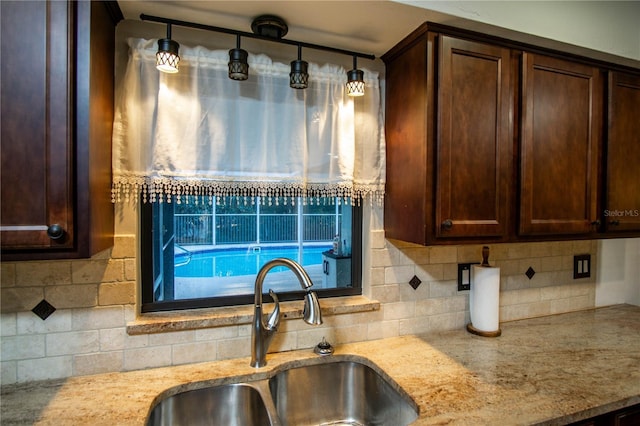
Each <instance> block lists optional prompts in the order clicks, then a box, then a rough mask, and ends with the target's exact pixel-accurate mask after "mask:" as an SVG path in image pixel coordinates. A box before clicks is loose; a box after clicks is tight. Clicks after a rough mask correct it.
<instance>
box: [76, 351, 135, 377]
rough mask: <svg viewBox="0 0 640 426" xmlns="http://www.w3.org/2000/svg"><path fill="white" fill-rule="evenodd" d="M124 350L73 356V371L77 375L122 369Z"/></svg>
mask: <svg viewBox="0 0 640 426" xmlns="http://www.w3.org/2000/svg"><path fill="white" fill-rule="evenodd" d="M123 365H124V354H123V352H122V351H114V352H101V353H94V354H82V355H77V356H74V357H73V372H74V374H75V375H77V376H84V375H88V374H100V373H109V372H112V371H122V368H123Z"/></svg>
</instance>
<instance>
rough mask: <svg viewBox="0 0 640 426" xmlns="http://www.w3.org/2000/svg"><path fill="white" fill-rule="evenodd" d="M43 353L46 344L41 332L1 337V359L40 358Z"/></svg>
mask: <svg viewBox="0 0 640 426" xmlns="http://www.w3.org/2000/svg"><path fill="white" fill-rule="evenodd" d="M45 354H46V345H45V336H44V335H43V334H34V335H27V336H3V337H2V345H1V346H0V355H1V356H0V359H2V361H12V360H21V359H30V358H42V357H44V356H45Z"/></svg>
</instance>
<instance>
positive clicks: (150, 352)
mask: <svg viewBox="0 0 640 426" xmlns="http://www.w3.org/2000/svg"><path fill="white" fill-rule="evenodd" d="M165 365H171V346H153V347H147V348H134V349H126V350H125V351H124V367H123V368H124V370H142V369H145V368H152V367H162V366H165Z"/></svg>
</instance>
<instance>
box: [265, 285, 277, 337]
mask: <svg viewBox="0 0 640 426" xmlns="http://www.w3.org/2000/svg"><path fill="white" fill-rule="evenodd" d="M269 296H271V298H272V299H273V302H274V303H275V305H276V306H275V308H273V312H271V313H270V314H269V317H268V318H267V329H269V330H276V329H277V328H278V324H280V301H279V300H278V296H277V295H276V293H275V292H274V291H273V290H271V289H269Z"/></svg>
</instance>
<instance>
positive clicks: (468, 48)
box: [435, 36, 512, 238]
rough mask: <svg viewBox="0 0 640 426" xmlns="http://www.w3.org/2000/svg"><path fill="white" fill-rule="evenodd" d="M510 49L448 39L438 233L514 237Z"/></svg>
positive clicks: (443, 55) (443, 56)
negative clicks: (510, 195) (509, 225)
mask: <svg viewBox="0 0 640 426" xmlns="http://www.w3.org/2000/svg"><path fill="white" fill-rule="evenodd" d="M510 57H511V54H510V50H509V49H506V48H501V47H497V46H491V45H487V44H482V43H475V42H470V41H465V40H459V39H455V38H451V37H446V36H442V37H441V38H440V45H439V80H438V83H439V85H438V140H437V147H438V148H437V149H438V152H437V155H438V157H437V182H436V219H435V233H436V236H437V237H438V238H450V237H501V236H504V235H505V234H506V232H507V225H506V221H507V217H508V215H507V211H508V208H509V203H508V186H507V185H508V178H509V173H510V170H511V166H510V165H511V152H512V148H511V146H512V143H511V140H512V131H511V128H510V125H509V123H510V121H511V116H512V108H511V102H510V99H511V84H510V65H509V64H510Z"/></svg>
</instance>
